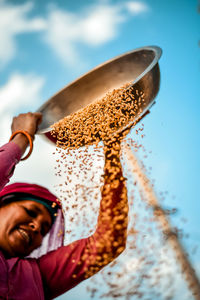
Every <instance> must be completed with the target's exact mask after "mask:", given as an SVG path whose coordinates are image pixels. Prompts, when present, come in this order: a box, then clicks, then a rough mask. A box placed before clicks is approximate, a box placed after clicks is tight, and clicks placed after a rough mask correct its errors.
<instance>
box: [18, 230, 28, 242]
mask: <svg viewBox="0 0 200 300" xmlns="http://www.w3.org/2000/svg"><path fill="white" fill-rule="evenodd" d="M18 232H19V233H20V235H21V237H22V238H23V239H24V240H25V241H26V243H27V244H29V245H30V243H31V236H30V235H29V234H28V232H27V231H26V230H24V229H22V228H18Z"/></svg>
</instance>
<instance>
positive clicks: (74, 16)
mask: <svg viewBox="0 0 200 300" xmlns="http://www.w3.org/2000/svg"><path fill="white" fill-rule="evenodd" d="M147 10H148V7H147V5H146V4H144V3H142V2H139V1H129V2H123V3H118V4H116V3H115V4H112V3H109V1H104V2H96V4H93V5H90V6H89V7H87V11H80V12H78V13H72V12H68V11H66V10H65V11H64V10H62V11H61V10H60V9H59V8H57V7H55V6H54V7H51V8H50V9H49V15H48V20H47V23H48V26H47V30H46V32H45V40H46V42H47V43H48V44H49V45H50V47H51V48H52V49H53V50H54V52H55V53H57V55H58V56H59V57H60V58H61V59H62V61H64V62H66V63H67V64H68V65H72V66H73V65H78V66H80V64H81V61H82V60H81V55H80V52H79V47H80V45H81V44H82V45H86V46H89V47H97V46H100V45H103V44H105V43H108V42H109V41H111V40H113V39H114V38H116V36H117V35H118V34H119V26H120V24H122V23H125V22H126V21H127V20H128V19H129V18H131V16H132V15H138V14H142V13H144V12H146V11H147Z"/></svg>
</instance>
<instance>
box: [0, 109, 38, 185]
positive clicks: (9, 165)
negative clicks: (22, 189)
mask: <svg viewBox="0 0 200 300" xmlns="http://www.w3.org/2000/svg"><path fill="white" fill-rule="evenodd" d="M41 119H42V115H41V114H40V113H27V114H20V115H19V116H18V117H14V118H13V121H12V126H11V130H12V133H14V132H16V131H18V130H25V131H26V132H27V133H28V134H29V135H31V136H32V138H33V139H34V135H35V132H36V130H37V126H38V124H39V122H41ZM28 144H29V142H28V139H27V137H26V136H24V135H23V134H21V133H18V134H17V135H16V136H15V137H14V138H13V139H12V142H10V143H7V144H5V145H4V146H2V147H1V148H0V190H1V189H2V188H3V187H4V186H5V185H6V184H7V183H8V182H9V178H10V177H11V176H12V174H13V171H14V169H15V165H16V164H17V163H18V162H19V160H20V158H21V157H22V155H23V154H24V152H25V151H26V148H27V146H28Z"/></svg>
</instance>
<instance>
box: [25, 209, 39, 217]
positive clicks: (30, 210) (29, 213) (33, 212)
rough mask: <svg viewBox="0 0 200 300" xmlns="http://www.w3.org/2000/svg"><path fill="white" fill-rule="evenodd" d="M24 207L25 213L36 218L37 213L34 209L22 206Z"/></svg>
mask: <svg viewBox="0 0 200 300" xmlns="http://www.w3.org/2000/svg"><path fill="white" fill-rule="evenodd" d="M24 209H25V211H26V212H27V214H28V215H29V216H30V217H32V218H36V217H37V213H36V212H35V211H34V210H32V209H28V208H26V207H24Z"/></svg>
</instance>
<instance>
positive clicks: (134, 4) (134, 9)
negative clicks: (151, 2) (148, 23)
mask: <svg viewBox="0 0 200 300" xmlns="http://www.w3.org/2000/svg"><path fill="white" fill-rule="evenodd" d="M125 6H126V8H127V9H128V11H129V12H130V13H131V14H132V15H138V14H141V13H144V12H147V11H148V10H149V7H148V6H147V4H145V3H143V2H139V1H130V2H126V4H125Z"/></svg>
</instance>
